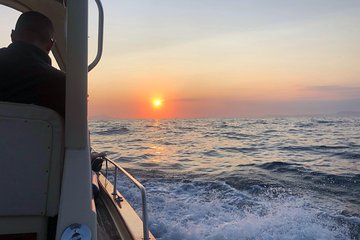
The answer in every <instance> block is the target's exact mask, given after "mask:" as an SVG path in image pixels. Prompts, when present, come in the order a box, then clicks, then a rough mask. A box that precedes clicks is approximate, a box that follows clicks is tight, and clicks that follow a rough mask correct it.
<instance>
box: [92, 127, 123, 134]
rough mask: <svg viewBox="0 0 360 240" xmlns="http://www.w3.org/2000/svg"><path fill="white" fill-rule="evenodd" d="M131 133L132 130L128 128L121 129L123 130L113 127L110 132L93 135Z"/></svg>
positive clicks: (98, 132) (105, 131) (99, 132)
mask: <svg viewBox="0 0 360 240" xmlns="http://www.w3.org/2000/svg"><path fill="white" fill-rule="evenodd" d="M129 132H130V130H129V129H128V128H126V127H121V128H117V127H113V128H110V129H108V130H104V131H97V132H94V133H93V134H97V135H120V134H127V133H129Z"/></svg>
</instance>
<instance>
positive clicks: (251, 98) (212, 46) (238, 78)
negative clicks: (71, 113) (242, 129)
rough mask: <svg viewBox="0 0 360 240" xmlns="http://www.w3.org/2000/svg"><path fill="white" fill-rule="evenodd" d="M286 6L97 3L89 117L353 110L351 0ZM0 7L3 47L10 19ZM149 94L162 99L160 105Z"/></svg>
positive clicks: (355, 67)
mask: <svg viewBox="0 0 360 240" xmlns="http://www.w3.org/2000/svg"><path fill="white" fill-rule="evenodd" d="M291 2H292V1H278V0H267V1H265V0H264V1H250V0H249V1H235V0H224V1H213V0H209V1H208V2H207V5H206V7H204V6H203V4H202V3H200V2H194V1H190V0H184V1H178V2H173V1H170V2H169V1H164V0H154V1H151V2H147V1H130V0H126V1H121V3H120V2H117V1H112V0H111V1H110V0H104V1H103V5H104V9H105V12H106V15H105V20H106V21H105V36H104V39H105V42H104V43H105V45H104V54H103V58H102V61H101V62H100V64H99V65H98V66H97V67H96V68H95V69H94V70H93V71H92V72H91V73H90V74H89V116H90V118H105V117H106V118H108V117H110V118H188V117H244V116H267V115H302V114H322V113H335V112H338V111H343V110H351V111H360V107H359V106H360V94H359V93H360V48H359V42H360V30H359V29H360V28H359V27H358V23H359V22H360V15H359V14H358V13H359V12H360V2H359V1H355V0H349V1H337V0H322V1H316V2H314V1H310V0H304V1H301V2H300V1H299V2H292V3H291ZM93 5H94V3H92V2H91V8H90V14H91V16H90V24H89V25H90V27H89V59H91V58H92V57H93V56H94V55H95V51H94V49H95V48H96V47H95V46H96V17H94V16H97V14H96V12H95V11H94V8H93ZM1 11H2V12H1V13H2V14H1V16H0V18H1V19H0V20H1V21H0V31H1V32H0V34H1V35H0V36H1V37H0V43H1V46H5V45H7V44H8V43H9V41H10V38H9V37H8V36H9V33H10V29H11V28H13V26H14V24H15V21H16V18H17V14H14V11H9V10H4V9H3V8H2V9H1ZM5 19H6V21H5ZM155 97H160V98H162V99H163V100H164V102H163V106H162V107H161V108H159V109H154V108H153V106H152V104H151V99H153V98H155Z"/></svg>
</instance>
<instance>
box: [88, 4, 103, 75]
mask: <svg viewBox="0 0 360 240" xmlns="http://www.w3.org/2000/svg"><path fill="white" fill-rule="evenodd" d="M95 2H96V5H97V7H98V9H99V28H98V50H97V53H96V57H95V59H94V61H93V62H92V63H90V65H89V66H88V72H90V71H91V70H92V69H93V68H94V67H95V66H96V65H97V64H98V63H99V61H100V59H101V55H102V52H103V41H104V8H103V6H102V3H101V1H100V0H95Z"/></svg>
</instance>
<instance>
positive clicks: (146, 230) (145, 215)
mask: <svg viewBox="0 0 360 240" xmlns="http://www.w3.org/2000/svg"><path fill="white" fill-rule="evenodd" d="M103 159H104V161H105V177H106V179H107V180H108V181H109V182H111V180H109V178H108V174H109V172H110V171H112V170H110V169H109V163H111V164H112V165H113V166H114V170H113V172H114V179H113V186H114V190H113V193H112V195H114V196H116V197H118V198H120V196H119V195H118V192H117V178H118V172H119V171H120V172H121V173H123V174H124V175H125V176H126V177H127V178H128V179H129V180H130V181H132V182H133V183H134V184H135V186H136V187H137V188H138V189H139V190H140V193H141V201H142V217H143V219H142V220H143V231H144V232H143V234H144V239H149V228H148V226H149V225H148V213H147V204H146V191H145V187H144V186H143V185H142V184H141V183H140V182H139V181H138V180H137V179H136V178H135V177H133V176H132V175H131V174H130V173H129V172H127V171H126V170H125V169H124V168H122V167H121V166H119V165H118V164H117V163H115V162H114V161H112V160H110V159H108V158H107V157H103Z"/></svg>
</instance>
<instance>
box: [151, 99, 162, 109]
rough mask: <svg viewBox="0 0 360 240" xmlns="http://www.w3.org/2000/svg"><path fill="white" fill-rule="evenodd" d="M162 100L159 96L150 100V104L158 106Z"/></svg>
mask: <svg viewBox="0 0 360 240" xmlns="http://www.w3.org/2000/svg"><path fill="white" fill-rule="evenodd" d="M163 102H164V100H162V99H160V98H155V99H153V100H152V105H153V107H154V108H160V107H161V106H162V105H163Z"/></svg>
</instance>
